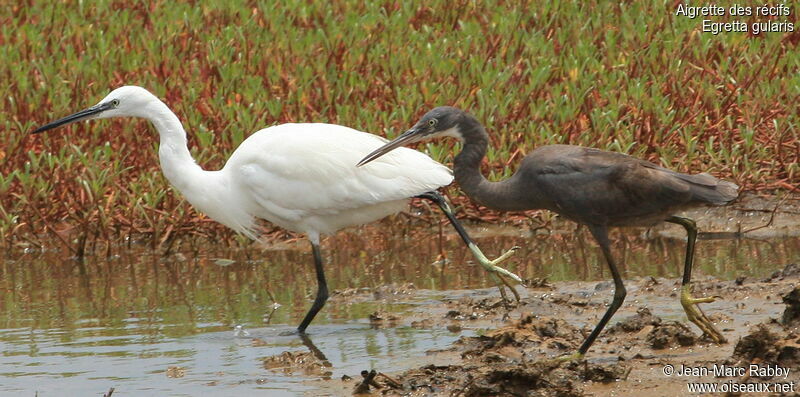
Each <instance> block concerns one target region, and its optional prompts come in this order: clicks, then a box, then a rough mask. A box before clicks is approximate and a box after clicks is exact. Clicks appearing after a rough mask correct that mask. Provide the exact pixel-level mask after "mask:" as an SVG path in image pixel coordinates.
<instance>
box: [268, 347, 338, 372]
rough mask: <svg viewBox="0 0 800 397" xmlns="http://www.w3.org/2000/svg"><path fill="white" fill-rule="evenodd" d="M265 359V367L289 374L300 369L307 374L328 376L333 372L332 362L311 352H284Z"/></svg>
mask: <svg viewBox="0 0 800 397" xmlns="http://www.w3.org/2000/svg"><path fill="white" fill-rule="evenodd" d="M263 360H264V361H263V364H264V368H266V369H268V370H270V371H274V372H282V373H284V374H287V375H292V374H294V373H296V372H298V371H299V372H301V373H303V374H306V375H313V376H320V377H323V378H328V377H330V376H331V375H332V374H333V372H332V371H331V363H329V362H328V361H323V360H320V359H319V358H317V357H316V356H315V355H314V354H312V353H311V352H283V353H281V354H278V355H276V356H270V357H266V358H264V359H263Z"/></svg>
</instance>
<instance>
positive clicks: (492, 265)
mask: <svg viewBox="0 0 800 397" xmlns="http://www.w3.org/2000/svg"><path fill="white" fill-rule="evenodd" d="M469 249H470V251H472V254H473V255H474V256H475V258H477V259H478V263H480V265H481V266H483V268H484V269H486V271H488V272H489V274H490V275H491V276H492V279H493V280H494V282H495V284H497V288H499V289H500V296H501V297H502V299H503V302H504V303H506V304H507V303H509V302H510V301H509V299H508V296H506V291H505V288H504V287H508V289H510V290H511V293H513V294H514V298H516V300H517V302H519V301H520V297H519V293H518V292H517V290H516V289H514V286H513V285H512V284H511V282H509V281H508V280H507V279H506V278H510V279H511V280H513V281H514V282H516V283H520V284H521V283H522V278H520V277H519V276H517V275H516V274H514V273H511V272H510V271H508V270H506V269H503V268H502V267H500V266H497V264H498V263H500V262H502V261H504V260H506V259H508V258H509V257H511V255H514V253H515V252H517V250H519V249H520V247H517V246H514V247H511V249H509V250H508V251H506V252H504V253H503V254H502V255H500V256H499V257H497V258H496V259H494V260H489V258H487V257H486V256H485V255H484V254H483V252H481V250H480V249H479V248H478V246H477V245H475V244H470V245H469Z"/></svg>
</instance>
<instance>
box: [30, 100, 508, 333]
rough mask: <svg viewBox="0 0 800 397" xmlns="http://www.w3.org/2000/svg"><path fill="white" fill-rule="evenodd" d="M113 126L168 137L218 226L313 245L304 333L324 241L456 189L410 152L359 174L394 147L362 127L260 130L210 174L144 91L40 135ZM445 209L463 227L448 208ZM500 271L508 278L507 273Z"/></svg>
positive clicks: (165, 158) (174, 121) (170, 171)
mask: <svg viewBox="0 0 800 397" xmlns="http://www.w3.org/2000/svg"><path fill="white" fill-rule="evenodd" d="M110 117H141V118H144V119H147V120H149V121H150V122H151V123H153V125H154V126H155V128H156V130H157V131H158V133H159V135H160V145H159V149H158V154H159V159H160V162H161V169H162V171H163V172H164V175H165V176H166V177H167V179H168V180H169V181H170V183H171V184H172V185H173V186H174V187H175V188H176V189H178V190H179V191H180V192H181V193H182V194H183V196H184V197H185V198H186V200H187V201H189V202H190V203H191V204H192V205H193V206H194V207H196V208H197V209H198V210H200V211H201V212H203V213H205V214H206V215H208V216H209V217H210V218H212V219H214V220H216V221H218V222H220V223H222V224H224V225H226V226H228V227H230V228H231V229H233V230H235V231H237V232H240V233H242V234H245V235H247V236H249V237H251V238H253V239H257V238H258V235H259V230H258V220H259V219H264V220H267V221H269V222H271V223H273V224H275V225H277V226H280V227H282V228H285V229H287V230H291V231H294V232H300V233H305V234H306V235H307V236H308V237H309V239H310V240H311V243H312V247H313V252H314V257H315V265H316V269H317V279H318V283H319V290H318V293H317V299H316V300H315V303H314V305H313V306H312V308H311V310H310V311H309V313H308V314H307V315H306V318H305V319H304V320H303V322H302V323H301V325H300V327H299V330H300V331H301V332H303V331H304V330H305V328H306V327H307V326H308V323H310V322H311V320H312V319H313V317H314V315H316V312H317V311H319V309H320V308H321V307H322V305H324V303H325V300H326V299H327V286H326V283H325V277H324V273H323V271H322V259H321V256H320V253H319V237H320V234H331V233H334V232H336V231H337V230H339V229H341V228H344V227H347V226H352V225H359V224H364V223H368V222H372V221H374V220H377V219H380V218H383V217H385V216H387V215H390V214H393V213H396V212H399V211H401V210H403V208H404V207H405V206H406V204H407V202H408V199H409V198H411V197H414V196H419V195H422V194H424V193H428V192H431V191H434V190H436V189H437V188H439V187H441V186H445V185H448V184H450V182H452V180H453V176H452V173H451V172H450V170H449V169H448V168H447V167H445V166H443V165H441V164H439V163H437V162H436V161H434V160H432V159H431V158H430V157H428V156H427V155H425V154H423V153H420V152H418V151H415V150H411V149H406V148H402V149H399V150H396V151H393V152H391V153H389V154H387V155H385V156H383V157H381V158H380V159H378V160H376V161H374V162H372V163H370V164H369V165H368V166H366V167H356V166H355V164H356V163H357V162H358V161H359V160H360V159H361V158H362V157H363V156H364V155H365V154H367V153H370V152H371V151H373V150H376V149H378V148H379V147H381V146H382V145H384V144H385V143H386V142H387V141H386V140H385V139H383V138H380V137H378V136H376V135H372V134H368V133H365V132H361V131H357V130H354V129H352V128H348V127H343V126H339V125H333V124H316V123H315V124H282V125H277V126H273V127H269V128H265V129H262V130H259V131H257V132H255V133H254V134H252V135H251V136H250V137H248V138H247V139H246V140H245V141H244V142H242V144H241V145H240V146H239V147H238V148H237V149H236V150H235V151H234V152H233V154H232V155H231V156H230V158H229V159H228V162H227V163H226V164H225V166H224V167H223V168H222V169H221V170H219V171H206V170H203V169H202V168H201V167H200V166H199V165H197V163H195V161H194V159H193V158H192V156H191V153H190V152H189V149H188V147H187V139H186V132H185V131H184V129H183V126H182V124H181V122H180V120H179V119H178V117H177V116H175V114H174V113H173V112H172V111H171V110H170V109H169V108H168V107H167V105H166V104H164V103H163V102H162V101H161V100H159V99H158V98H157V97H156V96H154V95H153V94H151V93H150V92H149V91H147V90H145V89H144V88H141V87H136V86H124V87H120V88H117V89H115V90H114V91H112V92H111V93H110V94H108V95H107V96H106V97H105V98H104V99H103V100H101V101H100V102H99V103H98V104H97V105H95V106H92V107H90V108H88V109H86V110H84V111H81V112H78V113H76V114H74V115H71V116H68V117H65V118H63V119H60V120H57V121H54V122H52V123H50V124H47V125H45V126H42V127H40V128H38V129H37V130H35V131H34V133H38V132H42V131H45V130H48V129H52V128H55V127H58V126H61V125H64V124H68V123H71V122H75V121H80V120H87V119H93V118H110ZM437 203H438V204H440V205H443V207H442V208H443V210H445V212H446V214H447V215H448V217H449V218H450V220H451V222H455V218H453V217H452V214H450V213H449V210H448V209H446V204H444V201H441V202H437ZM454 226H455V227H456V229H457V230H458V231H459V233H460V234H461V236H462V238H464V239H465V241H466V242H467V243H468V244H470V249H472V250H473V253H474V254H475V255H476V257H478V259H479V261H481V264H483V265H484V266H487V268H489V267H488V266H492V267H494V266H493V265H494V263H496V262H497V261H498V260H496V261H488V260H486V258H485V256H483V254H481V253H480V251H479V250H477V247H474V244H472V243H471V242H470V241H469V239H468V236H466V234H465V232H463V229H462V228H460V226H458V225H457V223H454ZM504 257H506V256H503V257H501V258H504ZM500 260H502V259H500ZM490 270H493V271H495V272H497V271H498V270H499V271H500V272H501V273H502V272H505V271H504V270H503V269H500V268H496V270H495V269H490ZM506 273H507V272H506ZM504 274H505V273H504ZM512 276H513V274H512ZM513 277H515V276H513ZM501 291H502V289H501Z"/></svg>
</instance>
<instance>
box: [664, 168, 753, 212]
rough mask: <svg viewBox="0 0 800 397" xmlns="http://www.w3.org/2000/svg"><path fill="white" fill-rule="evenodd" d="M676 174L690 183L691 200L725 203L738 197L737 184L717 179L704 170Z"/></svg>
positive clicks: (715, 203)
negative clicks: (692, 173)
mask: <svg viewBox="0 0 800 397" xmlns="http://www.w3.org/2000/svg"><path fill="white" fill-rule="evenodd" d="M676 174H677V176H678V178H680V179H682V180H684V181H686V182H689V184H690V185H691V192H692V198H693V200H692V201H699V202H704V203H709V204H714V205H725V204H728V203H730V202H731V201H733V200H735V199H736V198H737V197H739V186H738V185H736V184H735V183H732V182H728V181H723V180H721V179H717V178H715V177H713V176H711V175H710V174H707V173H705V172H704V173H701V174H695V175H687V174H679V173H676Z"/></svg>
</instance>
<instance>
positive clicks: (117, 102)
mask: <svg viewBox="0 0 800 397" xmlns="http://www.w3.org/2000/svg"><path fill="white" fill-rule="evenodd" d="M111 106H113V107H115V108H116V107H119V99H112V100H111Z"/></svg>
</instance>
